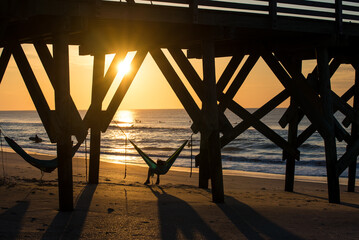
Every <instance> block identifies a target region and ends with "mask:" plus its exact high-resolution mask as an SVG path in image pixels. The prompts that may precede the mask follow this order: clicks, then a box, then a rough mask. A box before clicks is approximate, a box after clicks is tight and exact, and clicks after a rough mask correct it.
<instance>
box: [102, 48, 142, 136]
mask: <svg viewBox="0 0 359 240" xmlns="http://www.w3.org/2000/svg"><path fill="white" fill-rule="evenodd" d="M146 55H147V51H143V50H142V51H138V52H137V53H136V55H135V57H134V58H133V60H132V62H131V72H130V73H128V74H126V75H125V76H124V77H123V79H122V81H121V83H120V85H119V86H118V88H117V90H116V92H115V94H114V96H113V98H112V100H111V102H110V104H109V105H108V107H107V109H106V111H105V115H104V121H103V123H102V131H103V132H105V131H106V129H107V127H108V126H109V125H110V123H111V121H112V119H113V116H114V115H115V113H116V112H117V109H118V107H119V106H120V104H121V102H122V100H123V98H124V97H125V95H126V93H127V91H128V89H129V88H130V86H131V83H132V81H133V79H134V78H135V77H136V74H137V72H138V70H139V69H140V67H141V65H142V63H143V61H144V60H145V57H146Z"/></svg>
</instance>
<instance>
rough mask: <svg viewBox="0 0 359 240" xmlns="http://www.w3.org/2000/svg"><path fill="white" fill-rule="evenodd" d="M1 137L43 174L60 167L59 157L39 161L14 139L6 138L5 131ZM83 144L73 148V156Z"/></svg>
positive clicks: (79, 143)
mask: <svg viewBox="0 0 359 240" xmlns="http://www.w3.org/2000/svg"><path fill="white" fill-rule="evenodd" d="M0 133H1V135H3V136H4V139H5V141H6V142H7V144H8V145H9V146H10V147H11V148H12V149H13V150H14V151H15V152H16V153H17V154H18V155H19V156H20V157H22V158H23V159H24V160H25V161H26V162H28V163H29V164H31V165H32V166H34V167H36V168H38V169H40V170H41V171H42V172H47V173H51V172H52V171H54V170H55V169H56V168H57V166H58V159H57V157H56V158H54V159H51V160H42V159H37V158H34V157H32V156H30V155H29V154H28V153H27V152H25V150H24V149H23V148H22V147H21V146H20V145H19V144H17V143H16V142H15V141H14V140H13V139H12V138H10V137H8V136H6V135H5V134H4V132H3V131H1V132H0ZM81 144H82V142H78V143H77V144H76V145H75V146H73V147H72V156H74V155H75V153H76V152H77V150H78V149H79V147H80V146H81Z"/></svg>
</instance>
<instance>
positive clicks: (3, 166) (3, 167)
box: [0, 129, 6, 182]
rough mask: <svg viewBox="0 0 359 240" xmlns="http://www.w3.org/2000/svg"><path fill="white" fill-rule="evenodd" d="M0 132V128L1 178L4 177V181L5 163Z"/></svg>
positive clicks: (0, 132)
mask: <svg viewBox="0 0 359 240" xmlns="http://www.w3.org/2000/svg"><path fill="white" fill-rule="evenodd" d="M1 134H2V131H1V129H0V145H1V163H2V173H3V178H4V182H5V178H6V175H5V163H4V149H3V144H2V137H1Z"/></svg>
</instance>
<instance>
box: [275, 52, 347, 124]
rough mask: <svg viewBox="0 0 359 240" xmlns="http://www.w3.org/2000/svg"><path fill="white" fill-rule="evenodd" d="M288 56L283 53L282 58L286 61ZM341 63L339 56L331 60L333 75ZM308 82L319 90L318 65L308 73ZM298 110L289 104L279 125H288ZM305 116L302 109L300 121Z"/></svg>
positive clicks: (330, 67)
mask: <svg viewBox="0 0 359 240" xmlns="http://www.w3.org/2000/svg"><path fill="white" fill-rule="evenodd" d="M287 58H288V56H284V55H282V54H281V59H284V61H285V59H287ZM340 65H341V61H340V60H339V59H338V58H334V59H333V60H332V61H331V63H330V65H329V71H330V76H331V77H332V76H333V74H334V73H335V72H336V71H337V70H338V68H339V67H340ZM307 82H308V84H310V85H311V86H312V87H313V88H314V89H315V90H316V91H317V89H318V67H317V66H315V68H314V69H313V71H312V72H311V73H310V74H308V77H307ZM297 111H298V109H294V108H292V107H291V106H289V108H288V109H287V110H286V111H285V112H284V114H283V116H282V118H281V119H280V120H279V125H280V126H281V127H282V128H285V127H286V126H287V124H288V123H289V121H290V119H291V118H292V116H293V115H296V114H297ZM303 117H304V113H303V111H300V112H299V116H298V121H300V120H301V119H302V118H303Z"/></svg>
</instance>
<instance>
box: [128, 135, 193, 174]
mask: <svg viewBox="0 0 359 240" xmlns="http://www.w3.org/2000/svg"><path fill="white" fill-rule="evenodd" d="M129 141H130V143H131V144H132V145H133V147H134V148H135V149H136V150H137V152H138V153H139V154H140V155H141V157H142V158H143V160H145V162H146V163H147V165H148V166H149V168H150V169H151V170H152V171H153V173H156V174H158V175H163V174H166V173H167V172H168V170H170V168H171V166H172V164H173V163H174V162H175V161H176V159H177V157H178V156H179V155H180V153H181V152H182V150H183V148H184V147H185V146H186V144H187V142H188V140H186V141H185V142H184V143H183V144H182V145H181V146H180V147H179V148H178V149H177V150H176V151H175V152H174V153H173V154H172V156H170V157H169V158H168V159H167V160H166V162H165V164H164V165H157V163H156V162H154V161H153V160H152V159H151V158H150V157H149V156H148V155H147V154H146V153H144V152H143V151H142V150H141V149H140V148H139V147H137V146H136V144H134V143H133V142H132V141H131V140H129Z"/></svg>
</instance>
